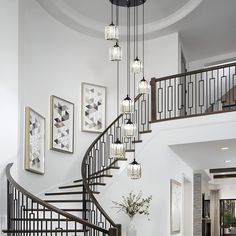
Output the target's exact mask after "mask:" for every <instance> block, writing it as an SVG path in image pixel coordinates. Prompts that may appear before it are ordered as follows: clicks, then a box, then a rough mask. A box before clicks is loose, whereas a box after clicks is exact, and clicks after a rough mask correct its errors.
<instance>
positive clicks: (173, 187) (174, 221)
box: [170, 179, 182, 234]
mask: <svg viewBox="0 0 236 236" xmlns="http://www.w3.org/2000/svg"><path fill="white" fill-rule="evenodd" d="M181 209H182V186H181V183H179V182H178V181H176V180H173V179H172V180H171V181H170V231H171V234H178V233H180V232H181V219H182V217H181V214H182V211H181Z"/></svg>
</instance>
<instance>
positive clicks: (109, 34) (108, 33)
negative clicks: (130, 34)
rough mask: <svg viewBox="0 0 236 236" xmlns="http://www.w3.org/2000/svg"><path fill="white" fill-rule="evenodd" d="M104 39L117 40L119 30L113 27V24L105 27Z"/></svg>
mask: <svg viewBox="0 0 236 236" xmlns="http://www.w3.org/2000/svg"><path fill="white" fill-rule="evenodd" d="M105 39H106V40H118V39H119V28H118V26H116V25H114V24H113V22H112V23H111V24H110V25H108V26H106V27H105Z"/></svg>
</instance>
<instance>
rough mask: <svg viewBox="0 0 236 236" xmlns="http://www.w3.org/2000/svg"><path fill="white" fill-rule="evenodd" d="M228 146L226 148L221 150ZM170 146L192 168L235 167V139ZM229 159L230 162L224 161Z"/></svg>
mask: <svg viewBox="0 0 236 236" xmlns="http://www.w3.org/2000/svg"><path fill="white" fill-rule="evenodd" d="M222 147H229V149H228V150H221V148H222ZM170 148H171V149H172V150H173V151H174V152H175V153H176V154H177V155H178V156H179V157H180V158H181V159H183V160H184V161H185V162H186V163H187V164H188V165H189V166H190V167H191V168H193V169H194V170H205V169H213V168H227V167H228V168H229V167H236V139H229V140H220V141H212V142H202V143H191V144H180V145H172V146H170ZM225 160H231V163H225Z"/></svg>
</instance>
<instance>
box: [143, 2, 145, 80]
mask: <svg viewBox="0 0 236 236" xmlns="http://www.w3.org/2000/svg"><path fill="white" fill-rule="evenodd" d="M144 14H145V9H144V4H143V77H145V73H144V69H145V66H144V59H145V52H144V46H145V45H144V42H145V28H144V27H145V26H144V21H145V19H144V16H145V15H144Z"/></svg>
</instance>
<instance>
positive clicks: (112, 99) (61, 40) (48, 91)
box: [18, 0, 179, 193]
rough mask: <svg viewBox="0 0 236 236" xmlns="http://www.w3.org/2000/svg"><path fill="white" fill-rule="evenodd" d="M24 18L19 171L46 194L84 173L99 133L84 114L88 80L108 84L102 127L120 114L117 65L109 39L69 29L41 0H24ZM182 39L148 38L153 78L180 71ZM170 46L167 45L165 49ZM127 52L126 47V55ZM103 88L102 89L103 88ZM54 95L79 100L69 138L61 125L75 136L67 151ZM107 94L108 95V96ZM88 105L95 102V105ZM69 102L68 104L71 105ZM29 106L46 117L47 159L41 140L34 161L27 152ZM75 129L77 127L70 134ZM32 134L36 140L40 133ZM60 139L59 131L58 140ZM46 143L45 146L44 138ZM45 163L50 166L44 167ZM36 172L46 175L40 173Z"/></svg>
mask: <svg viewBox="0 0 236 236" xmlns="http://www.w3.org/2000/svg"><path fill="white" fill-rule="evenodd" d="M19 19H20V24H19V35H20V36H19V42H20V45H19V81H20V83H19V93H20V95H19V97H20V121H19V125H20V143H19V146H20V151H19V165H18V172H19V177H20V181H21V183H22V184H23V185H24V186H26V187H27V188H30V190H31V191H33V192H35V193H40V192H42V191H45V190H46V189H48V188H51V187H52V186H55V185H57V184H59V183H63V182H65V181H68V180H70V179H73V178H78V177H80V173H81V171H80V167H81V161H82V159H83V155H84V154H85V152H86V150H87V148H88V146H89V145H90V144H91V142H92V141H93V140H94V139H95V137H96V136H97V135H98V133H95V132H94V131H96V129H95V130H94V129H93V128H91V127H90V128H86V127H84V124H85V123H86V122H87V120H86V117H85V118H83V117H82V114H86V113H87V118H88V117H89V116H90V114H89V113H88V112H87V111H85V110H84V108H82V105H83V104H84V103H86V101H88V100H86V95H85V94H84V93H85V90H86V89H87V90H88V88H83V83H87V84H92V85H93V84H95V85H98V87H96V88H97V89H98V88H99V86H101V88H103V87H104V89H105V94H106V99H105V100H106V104H104V105H105V106H106V109H105V110H106V111H105V114H103V120H106V122H103V124H100V122H98V126H101V127H100V130H102V129H103V128H104V126H105V125H106V124H109V123H110V122H111V121H112V120H113V119H114V118H115V116H116V64H115V63H112V62H110V61H109V60H108V48H109V46H110V45H109V43H107V42H106V41H105V40H103V39H96V38H92V37H88V36H85V35H83V34H80V33H79V32H76V31H73V30H72V29H69V28H67V27H66V26H64V25H63V24H61V23H59V22H58V21H57V20H55V19H54V18H53V17H52V16H50V15H49V14H48V13H47V12H46V11H45V10H44V9H42V8H41V6H40V5H39V4H38V3H37V1H31V0H23V1H21V2H20V17H19ZM178 44H179V42H178V33H175V34H172V35H170V36H165V37H162V38H160V39H156V40H150V41H148V42H147V71H148V75H147V76H148V77H150V78H151V77H153V76H163V75H168V74H172V73H177V72H178ZM164 48H166V50H163V49H164ZM125 51H126V50H125V47H124V50H123V52H124V58H125ZM156 52H158V53H156ZM164 65H165V66H164ZM166 65H168V66H166ZM120 68H121V73H120V84H121V89H120V90H121V92H120V98H121V99H122V98H123V97H125V95H126V89H125V85H126V82H125V80H126V76H125V75H126V61H123V62H122V63H121V66H120ZM156 68H161V69H158V70H157V69H156ZM90 91H92V90H90ZM97 92H98V94H101V91H97ZM102 93H103V92H102ZM52 96H55V97H58V98H59V99H61V100H63V101H67V102H69V104H73V114H70V117H71V116H72V115H73V121H72V123H73V125H72V124H70V125H72V126H73V135H72V136H70V138H69V139H67V138H64V135H65V133H66V132H67V131H68V130H66V129H65V130H64V129H62V132H61V131H60V130H61V129H59V131H60V137H59V139H63V140H70V142H72V143H73V151H72V149H71V147H70V148H69V149H70V150H69V151H65V147H64V148H62V149H64V150H58V148H55V147H53V145H52V139H53V131H55V126H54V127H52V122H51V120H52V116H53V115H52V113H53V111H52V106H51V98H52ZM101 98H103V99H104V97H103V95H101ZM96 102H97V103H98V104H99V103H100V102H99V101H96ZM58 105H61V104H59V103H58V104H57V106H58ZM88 105H89V106H90V107H91V104H88ZM68 106H69V105H68V104H67V106H66V109H67V108H68ZM26 107H28V108H29V109H32V110H33V111H34V112H36V113H37V114H39V115H40V116H41V117H42V119H44V122H45V124H44V126H45V130H44V133H43V135H44V140H41V141H42V142H43V144H44V147H45V152H44V155H43V156H42V158H43V159H42V160H40V159H38V156H39V152H38V147H39V143H37V142H36V145H34V152H33V155H31V156H34V157H33V161H32V160H31V159H32V158H29V157H30V155H28V157H27V153H26V150H29V148H28V149H27V147H28V146H29V144H30V142H28V143H27V142H26V141H27V135H28V134H26V132H27V124H26V119H27V112H26V110H25V109H26ZM65 112H67V111H65ZM57 113H58V112H57ZM65 117H67V115H66V116H65ZM54 118H56V117H54ZM61 118H62V117H61ZM28 121H29V122H31V121H30V120H28ZM32 121H33V123H34V124H35V125H36V126H37V125H38V124H39V122H38V119H36V120H35V119H33V120H32ZM53 122H55V119H54V120H53ZM57 122H58V120H57ZM65 122H67V121H65ZM65 122H64V121H63V122H61V121H59V124H57V126H60V125H61V124H62V123H63V125H64V123H65ZM67 123H68V122H67ZM72 126H71V129H72ZM57 129H58V127H57ZM28 130H29V129H28ZM35 131H36V132H40V131H39V130H38V129H36V130H35V129H34V131H33V132H35ZM88 131H89V132H88ZM90 131H92V132H90ZM71 132H72V130H71V131H70V134H71ZM54 133H55V132H54ZM68 135H69V134H66V137H69V136H68ZM62 136H63V137H62ZM36 137H40V138H42V135H38V134H36ZM72 137H73V138H72ZM28 138H29V137H28ZM32 138H33V140H35V136H34V137H32ZM59 139H57V138H56V137H55V136H54V140H57V141H58V140H59ZM29 140H30V139H29ZM40 145H41V146H42V143H41V144H40ZM60 145H61V143H60ZM63 145H64V144H63ZM28 154H29V153H28ZM31 154H32V153H31ZM27 161H31V164H32V163H33V165H34V167H33V168H31V167H32V166H31V167H30V166H29V165H28V163H27ZM40 163H42V165H44V168H42V166H41V165H40ZM35 167H36V168H39V171H37V170H36V171H35ZM25 169H26V170H28V171H25ZM32 169H34V171H32ZM35 172H36V173H37V172H39V173H37V174H42V175H37V174H35Z"/></svg>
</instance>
